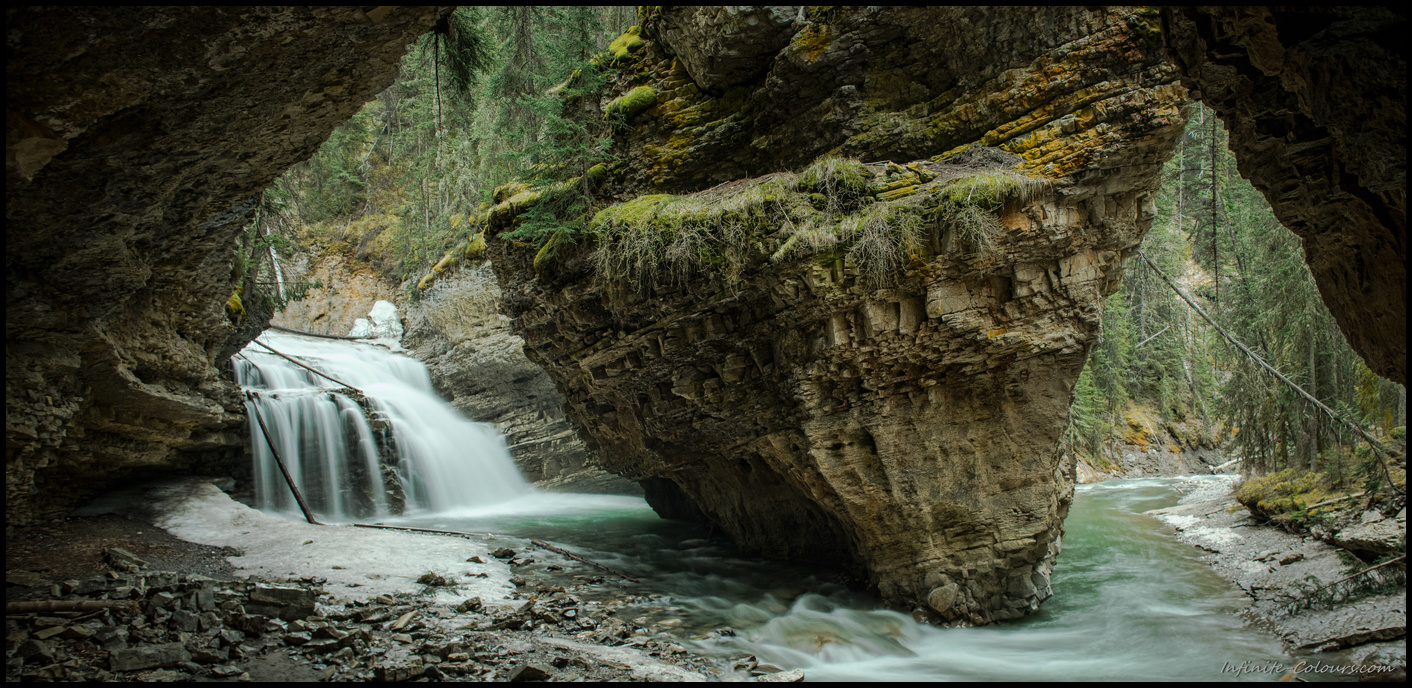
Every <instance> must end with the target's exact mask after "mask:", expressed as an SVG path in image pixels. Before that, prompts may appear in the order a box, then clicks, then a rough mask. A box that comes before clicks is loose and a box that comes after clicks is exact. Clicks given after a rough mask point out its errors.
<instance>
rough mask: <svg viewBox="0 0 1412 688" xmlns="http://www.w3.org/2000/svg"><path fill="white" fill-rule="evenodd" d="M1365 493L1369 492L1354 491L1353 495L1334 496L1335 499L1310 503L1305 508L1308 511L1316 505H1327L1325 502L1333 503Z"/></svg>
mask: <svg viewBox="0 0 1412 688" xmlns="http://www.w3.org/2000/svg"><path fill="white" fill-rule="evenodd" d="M1365 494H1368V493H1367V492H1357V493H1354V494H1351V495H1344V496H1342V497H1334V498H1333V499H1325V500H1324V501H1322V502H1319V503H1318V504H1310V505H1309V506H1306V507H1304V510H1305V511H1308V510H1310V509H1313V508H1314V507H1320V506H1323V505H1325V504H1333V503H1334V502H1342V501H1343V500H1345V499H1353V498H1354V497H1362V496H1363V495H1365Z"/></svg>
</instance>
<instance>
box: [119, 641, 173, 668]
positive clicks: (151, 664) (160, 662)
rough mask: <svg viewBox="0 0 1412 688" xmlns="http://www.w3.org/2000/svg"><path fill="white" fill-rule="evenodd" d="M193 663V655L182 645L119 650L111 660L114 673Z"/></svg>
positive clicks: (147, 646)
mask: <svg viewBox="0 0 1412 688" xmlns="http://www.w3.org/2000/svg"><path fill="white" fill-rule="evenodd" d="M189 661H191V654H190V653H189V652H187V651H186V647H185V646H183V645H182V644H181V643H164V644H161V645H142V646H138V647H133V648H128V649H125V650H118V651H116V652H114V653H113V656H112V658H111V659H110V660H109V662H110V664H111V667H112V670H113V671H137V670H140V669H152V668H155V667H169V666H175V665H177V664H180V663H182V662H189Z"/></svg>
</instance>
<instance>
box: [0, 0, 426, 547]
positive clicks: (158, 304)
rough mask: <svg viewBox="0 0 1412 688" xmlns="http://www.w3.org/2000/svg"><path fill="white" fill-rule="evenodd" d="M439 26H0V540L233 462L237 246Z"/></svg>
mask: <svg viewBox="0 0 1412 688" xmlns="http://www.w3.org/2000/svg"><path fill="white" fill-rule="evenodd" d="M442 12H443V10H441V9H438V8H395V9H393V8H376V9H371V10H369V11H366V12H365V11H362V10H359V9H356V8H235V9H220V8H145V9H134V8H116V7H115V8H43V9H19V10H7V12H6V30H7V32H8V34H7V35H8V39H7V40H8V48H7V51H8V52H7V56H6V63H5V72H6V80H5V90H6V104H5V109H6V141H5V144H6V161H5V162H6V164H5V190H6V195H5V213H6V233H5V254H6V255H5V304H6V305H5V349H6V351H5V353H6V355H5V458H6V463H5V478H6V482H5V514H6V523H7V526H8V525H16V524H22V523H28V522H32V521H33V520H34V519H36V518H44V517H52V516H55V515H59V514H62V513H64V511H65V509H66V508H67V507H70V506H72V505H73V504H74V503H75V502H76V501H77V500H79V499H82V498H83V497H84V495H85V494H89V493H91V492H92V491H93V490H96V489H101V488H102V487H103V486H105V485H106V484H108V483H109V482H111V480H113V479H114V478H116V477H118V476H122V475H126V474H131V473H132V472H133V471H134V470H141V469H165V470H172V469H174V468H180V467H185V466H190V467H194V468H198V469H207V470H209V469H211V468H213V466H212V465H211V462H212V461H215V460H217V459H224V460H235V457H237V456H238V455H239V453H240V444H241V433H240V432H239V425H240V423H242V422H243V420H244V414H243V411H242V409H241V406H240V402H239V399H238V398H237V396H236V394H235V390H234V386H233V385H232V384H231V383H230V382H228V381H227V380H226V379H223V378H222V377H221V375H220V373H219V370H218V367H219V366H221V365H223V364H224V362H225V359H226V358H227V357H228V356H229V355H230V353H231V352H233V351H235V350H238V349H239V348H240V346H243V345H244V343H245V342H246V341H248V338H249V337H252V336H254V334H255V333H256V332H258V331H259V330H260V329H262V328H263V326H264V322H265V321H267V320H266V319H267V318H268V313H265V314H263V317H262V316H261V314H259V313H254V312H248V313H247V315H246V316H245V317H244V318H237V319H236V322H234V323H233V322H232V320H231V319H230V318H229V317H228V314H227V310H226V307H225V305H226V303H227V301H228V299H230V297H231V294H232V293H233V292H234V291H235V287H236V282H237V280H236V279H235V276H234V275H233V272H232V263H233V260H234V258H235V255H234V250H235V236H236V234H237V232H239V231H240V229H241V228H242V226H243V225H244V224H245V223H246V221H247V220H248V218H249V216H250V214H251V209H252V208H253V206H254V199H255V196H256V194H258V193H259V192H260V191H261V190H262V189H263V188H265V187H266V186H267V185H268V184H269V183H270V182H271V181H272V180H273V179H274V178H275V177H276V176H278V175H279V174H280V173H282V172H283V171H284V170H285V169H286V168H288V167H289V166H290V165H291V164H293V163H295V162H298V161H300V160H303V159H305V158H307V157H308V156H309V155H311V154H312V153H313V152H314V150H315V149H316V148H317V147H318V146H319V144H320V143H322V142H323V141H324V139H325V138H327V136H328V134H329V132H331V131H332V130H333V129H334V127H336V126H338V125H339V124H340V123H341V122H343V121H344V120H346V119H348V117H350V116H351V115H352V114H353V113H354V112H355V111H356V110H357V109H358V108H359V107H361V106H362V104H363V103H365V102H366V101H367V100H368V99H370V98H371V97H372V96H373V95H374V94H375V93H377V92H378V91H380V90H382V89H383V88H385V87H386V86H387V85H388V84H389V83H390V82H391V81H392V79H393V77H394V75H395V73H396V69H397V65H398V61H399V60H400V58H401V56H402V55H403V53H404V52H405V50H406V47H407V44H408V43H409V42H410V41H411V40H412V39H413V38H415V37H416V36H417V35H419V34H421V33H423V32H425V31H426V30H428V29H429V28H430V27H431V26H432V25H433V24H434V23H435V22H436V21H437V19H438V18H439V17H440V16H441V14H442Z"/></svg>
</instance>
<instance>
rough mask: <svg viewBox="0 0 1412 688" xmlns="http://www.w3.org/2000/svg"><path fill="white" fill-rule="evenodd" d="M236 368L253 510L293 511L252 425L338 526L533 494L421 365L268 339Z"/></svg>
mask: <svg viewBox="0 0 1412 688" xmlns="http://www.w3.org/2000/svg"><path fill="white" fill-rule="evenodd" d="M258 341H259V342H263V343H265V344H267V345H268V346H270V347H271V348H273V349H275V350H277V351H279V352H280V353H283V354H285V355H288V356H291V357H293V358H295V359H297V360H298V361H300V362H302V363H304V364H306V365H308V366H310V367H313V368H315V369H317V370H318V371H320V372H322V373H324V374H325V375H328V376H329V377H332V378H334V379H337V380H339V381H340V382H343V383H345V384H347V385H348V386H351V387H353V388H355V389H349V388H348V387H344V386H341V385H339V384H337V383H335V382H333V381H330V380H328V379H325V378H323V377H320V376H318V375H315V374H314V373H311V372H309V371H308V370H306V369H304V368H301V367H299V366H297V365H295V364H294V363H291V362H289V361H287V360H285V359H283V358H280V357H279V356H276V355H275V354H272V353H270V352H269V351H268V350H266V349H265V348H263V347H261V346H260V345H259V344H258V343H251V344H250V345H249V346H247V347H246V348H245V349H244V350H243V351H241V353H240V355H239V356H237V357H236V358H235V359H234V362H235V375H236V381H237V382H239V383H240V385H241V388H242V389H244V390H247V391H250V392H253V393H254V394H250V395H247V396H246V402H245V405H246V411H247V413H248V414H249V416H250V423H249V425H250V430H251V446H252V453H253V454H254V461H255V495H256V505H257V506H258V507H259V508H261V509H266V510H270V511H286V512H288V511H294V510H295V508H296V504H295V501H294V496H293V493H291V492H290V489H289V486H288V485H287V484H286V482H285V480H284V476H283V475H281V473H280V470H279V467H278V465H277V464H276V463H275V459H274V455H273V454H272V453H271V451H270V446H269V443H268V442H266V441H265V436H264V433H263V431H262V430H261V429H260V425H259V423H258V422H257V421H256V416H255V413H256V411H257V410H258V412H259V417H260V418H261V419H263V420H264V422H265V427H266V428H268V430H269V435H270V441H272V442H273V443H274V444H275V447H276V448H277V449H278V451H279V456H280V458H282V459H283V460H284V462H285V466H286V467H287V468H288V469H289V473H290V475H291V476H292V477H293V479H294V481H295V483H296V484H297V485H298V486H299V491H300V493H301V494H302V495H303V496H304V499H305V501H306V502H308V504H309V507H310V508H311V509H312V510H313V511H314V512H316V513H318V514H320V515H321V516H324V517H327V518H329V519H333V520H352V519H357V518H369V517H376V516H388V515H398V514H401V513H403V512H407V513H415V512H443V511H448V510H457V509H465V508H470V507H483V506H486V505H490V504H496V503H499V502H503V501H507V500H510V499H513V498H515V497H519V496H522V495H524V494H527V493H528V492H529V491H530V488H529V486H528V485H527V484H526V483H525V481H524V478H523V477H521V476H520V473H519V471H518V470H517V469H516V468H515V464H514V463H513V462H512V461H511V459H510V453H509V451H508V450H507V449H506V448H505V442H504V440H503V439H502V438H501V437H500V434H499V432H497V431H496V430H495V428H494V427H493V426H491V425H488V424H485V423H476V422H472V421H469V420H466V419H465V418H464V417H462V416H461V415H460V414H459V413H458V412H457V411H456V410H455V409H453V408H451V406H450V405H448V404H447V403H446V402H445V401H443V400H442V399H441V398H440V397H438V396H437V395H436V393H435V392H434V391H433V390H432V386H431V378H430V376H429V375H428V374H427V369H426V366H424V365H422V363H421V362H420V361H417V360H414V359H412V358H408V357H407V356H403V355H399V354H395V353H393V352H391V351H388V350H386V349H383V348H381V347H377V346H373V345H370V344H363V343H359V342H351V341H335V340H324V339H315V338H312V337H303V336H299V335H292V334H285V333H281V332H274V331H268V332H265V333H264V334H262V335H260V337H259V339H258Z"/></svg>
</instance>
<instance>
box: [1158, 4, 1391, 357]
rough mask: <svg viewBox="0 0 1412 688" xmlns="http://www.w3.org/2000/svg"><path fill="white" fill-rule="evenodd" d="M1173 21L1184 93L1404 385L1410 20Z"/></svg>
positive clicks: (1325, 16) (1222, 10) (1342, 16)
mask: <svg viewBox="0 0 1412 688" xmlns="http://www.w3.org/2000/svg"><path fill="white" fill-rule="evenodd" d="M1166 19H1167V23H1168V27H1169V28H1168V30H1169V38H1168V40H1169V43H1170V45H1171V47H1172V58H1173V60H1174V62H1175V63H1176V64H1178V65H1179V66H1180V67H1181V68H1182V70H1183V72H1184V74H1183V77H1182V80H1183V83H1185V84H1187V85H1188V86H1189V87H1191V89H1192V91H1193V95H1196V96H1198V97H1200V99H1201V100H1202V102H1204V103H1206V104H1207V105H1209V106H1211V107H1212V108H1213V109H1214V110H1215V111H1216V112H1217V114H1219V115H1220V117H1221V119H1222V121H1224V122H1225V124H1226V127H1227V129H1229V130H1230V141H1231V149H1232V150H1233V151H1234V152H1235V155H1236V162H1237V164H1238V166H1239V168H1240V173H1241V175H1242V176H1244V177H1245V178H1246V179H1249V180H1250V182H1251V183H1252V184H1254V185H1255V188H1257V189H1260V191H1261V192H1263V193H1264V194H1265V198H1266V200H1268V201H1269V202H1270V207H1271V208H1272V209H1274V211H1275V216H1276V217H1278V218H1279V219H1280V222H1281V223H1283V224H1284V226H1286V227H1288V228H1290V229H1291V230H1292V231H1293V232H1294V233H1295V234H1297V235H1299V237H1300V238H1301V239H1303V240H1304V256H1305V260H1306V262H1308V264H1309V270H1310V272H1312V273H1313V275H1314V279H1315V281H1316V282H1317V283H1318V285H1319V293H1320V294H1321V295H1322V296H1323V298H1324V303H1325V304H1326V305H1327V306H1328V307H1329V312H1330V313H1332V314H1333V316H1334V320H1335V321H1337V322H1338V324H1339V328H1340V329H1341V330H1343V333H1344V336H1346V337H1347V338H1348V343H1349V345H1350V346H1352V347H1353V349H1354V351H1357V352H1358V354H1359V355H1360V356H1362V357H1363V360H1364V361H1365V362H1367V364H1368V367H1369V368H1371V369H1372V370H1373V371H1375V372H1377V373H1378V374H1379V375H1382V376H1384V377H1387V378H1388V379H1391V380H1395V381H1397V382H1400V383H1402V384H1406V383H1407V60H1406V57H1405V51H1404V46H1403V42H1404V41H1405V40H1406V35H1407V13H1406V10H1405V9H1392V8H1385V7H1321V8H1310V7H1289V8H1266V7H1215V8H1211V7H1203V8H1194V7H1188V8H1179V9H1173V10H1168V11H1166Z"/></svg>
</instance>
